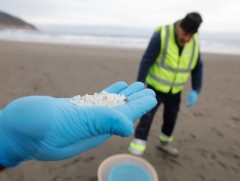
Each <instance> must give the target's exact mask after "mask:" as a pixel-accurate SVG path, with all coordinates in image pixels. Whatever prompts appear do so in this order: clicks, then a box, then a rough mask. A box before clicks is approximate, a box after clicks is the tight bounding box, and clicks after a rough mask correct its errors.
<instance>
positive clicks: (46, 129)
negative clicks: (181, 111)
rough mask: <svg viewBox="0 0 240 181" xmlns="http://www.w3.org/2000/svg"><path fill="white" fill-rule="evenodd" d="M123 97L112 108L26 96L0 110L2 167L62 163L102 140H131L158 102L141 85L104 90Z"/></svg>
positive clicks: (65, 99) (66, 99)
mask: <svg viewBox="0 0 240 181" xmlns="http://www.w3.org/2000/svg"><path fill="white" fill-rule="evenodd" d="M105 91H107V92H109V93H117V94H124V95H125V96H126V97H127V99H128V103H126V104H122V105H118V106H115V107H104V106H81V107H80V106H77V105H75V104H72V103H71V102H70V101H69V98H53V97H47V96H29V97H23V98H20V99H17V100H15V101H13V102H11V103H10V104H8V105H7V106H6V107H5V108H4V109H3V110H2V111H1V112H0V165H4V166H7V167H11V166H16V165H18V164H19V163H20V162H22V161H26V160H33V159H35V160H62V159H66V158H69V157H72V156H75V155H77V154H79V153H82V152H84V151H87V150H89V149H91V148H93V147H96V146H98V145H100V144H102V143H103V142H105V141H106V140H107V139H108V138H110V137H111V136H112V135H119V136H129V135H131V134H132V133H133V122H134V121H135V120H137V119H138V118H139V117H141V116H142V115H143V114H145V113H147V112H148V111H150V110H151V109H152V108H153V107H154V106H155V105H156V103H157V101H156V99H155V93H154V92H153V91H152V90H150V89H145V88H144V84H143V83H140V82H136V83H133V84H132V85H130V86H128V85H127V84H126V83H125V82H117V83H114V84H113V85H111V86H109V87H108V88H106V89H105Z"/></svg>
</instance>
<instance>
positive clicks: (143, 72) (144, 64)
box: [137, 32, 160, 83]
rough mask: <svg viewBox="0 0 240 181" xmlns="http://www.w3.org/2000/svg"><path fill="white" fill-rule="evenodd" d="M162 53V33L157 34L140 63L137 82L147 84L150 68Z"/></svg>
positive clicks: (154, 35)
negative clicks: (160, 52)
mask: <svg viewBox="0 0 240 181" xmlns="http://www.w3.org/2000/svg"><path fill="white" fill-rule="evenodd" d="M159 51H160V33H159V32H155V33H154V34H153V36H152V38H151V40H150V42H149V45H148V47H147V49H146V51H145V53H144V55H143V57H142V60H141V62H140V68H139V71H138V77H137V81H140V82H143V83H144V82H145V79H146V76H147V74H148V71H149V68H150V66H151V65H152V64H153V63H154V62H155V60H156V58H157V56H158V54H159Z"/></svg>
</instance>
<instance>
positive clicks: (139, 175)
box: [109, 163, 153, 181]
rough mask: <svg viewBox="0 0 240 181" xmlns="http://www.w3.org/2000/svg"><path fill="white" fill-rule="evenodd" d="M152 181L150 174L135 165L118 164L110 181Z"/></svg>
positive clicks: (111, 173) (111, 174) (111, 172)
mask: <svg viewBox="0 0 240 181" xmlns="http://www.w3.org/2000/svg"><path fill="white" fill-rule="evenodd" d="M123 180H124V181H135V180H137V181H152V180H153V179H152V177H151V175H150V173H149V172H148V171H147V170H146V169H144V168H143V167H142V166H140V165H137V164H133V163H123V164H118V165H117V166H115V167H113V168H112V169H111V170H110V173H109V181H123Z"/></svg>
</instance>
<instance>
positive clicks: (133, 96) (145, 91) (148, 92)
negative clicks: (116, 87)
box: [127, 89, 156, 101]
mask: <svg viewBox="0 0 240 181" xmlns="http://www.w3.org/2000/svg"><path fill="white" fill-rule="evenodd" d="M147 95H149V96H153V97H156V93H155V92H154V91H153V90H152V89H142V90H140V91H138V92H136V93H133V94H131V95H130V96H128V98H127V99H128V101H133V100H135V99H138V98H141V97H143V96H147Z"/></svg>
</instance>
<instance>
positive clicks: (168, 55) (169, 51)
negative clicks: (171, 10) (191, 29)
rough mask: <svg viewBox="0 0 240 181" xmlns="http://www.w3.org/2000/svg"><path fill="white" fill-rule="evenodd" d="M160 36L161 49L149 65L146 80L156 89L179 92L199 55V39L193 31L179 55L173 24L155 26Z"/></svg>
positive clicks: (173, 92) (165, 91)
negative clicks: (191, 36)
mask: <svg viewBox="0 0 240 181" xmlns="http://www.w3.org/2000/svg"><path fill="white" fill-rule="evenodd" d="M156 31H158V32H160V33H161V34H160V36H161V42H160V43H161V49H160V53H159V55H158V57H157V59H156V61H155V63H154V64H153V65H152V66H151V67H150V69H149V73H148V75H147V77H146V82H147V83H148V84H149V85H151V86H152V87H154V88H155V89H156V90H158V91H160V92H164V93H168V92H170V90H171V93H172V94H177V93H179V92H181V91H182V90H183V88H184V85H185V83H186V82H187V80H188V77H189V76H190V74H191V71H192V70H193V69H194V68H195V66H196V63H197V59H198V56H199V39H198V34H197V33H195V34H194V36H193V38H192V39H191V40H190V41H189V42H188V43H186V44H185V45H184V47H183V50H182V53H181V55H180V56H179V48H178V46H177V44H176V41H175V36H174V24H172V25H168V26H163V27H159V28H157V30H156Z"/></svg>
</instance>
